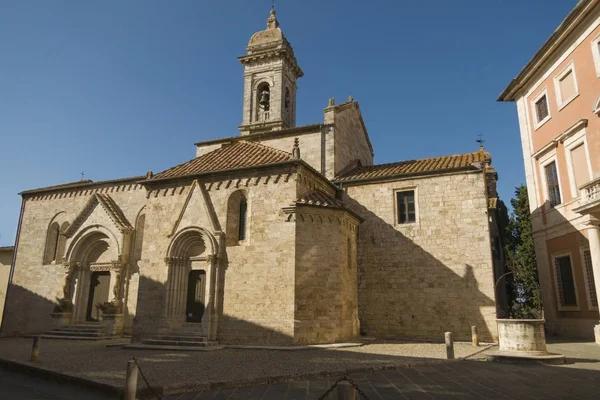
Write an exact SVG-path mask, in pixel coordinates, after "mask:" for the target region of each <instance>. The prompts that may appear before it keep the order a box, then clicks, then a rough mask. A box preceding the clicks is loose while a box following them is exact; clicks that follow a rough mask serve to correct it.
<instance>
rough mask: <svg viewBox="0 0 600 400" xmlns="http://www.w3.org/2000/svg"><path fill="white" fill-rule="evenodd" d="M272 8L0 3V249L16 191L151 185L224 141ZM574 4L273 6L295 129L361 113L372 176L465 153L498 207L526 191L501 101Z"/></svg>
mask: <svg viewBox="0 0 600 400" xmlns="http://www.w3.org/2000/svg"><path fill="white" fill-rule="evenodd" d="M270 3H271V1H270V0H218V1H206V0H202V1H201V0H185V1H184V0H177V1H166V0H164V1H155V0H152V1H150V0H136V1H134V0H128V1H117V0H106V1H100V2H98V1H59V0H53V1H46V0H37V1H32V0H11V1H9V0H0V162H1V163H2V164H1V165H2V167H1V169H0V171H1V172H0V245H10V244H12V243H13V241H14V237H15V233H16V227H17V222H18V216H19V210H20V197H19V196H18V195H17V193H18V192H20V191H22V190H25V189H31V188H36V187H41V186H47V185H53V184H59V183H64V182H69V181H74V180H78V179H80V174H79V173H80V172H81V171H84V172H85V178H86V179H92V180H103V179H113V178H119V177H126V176H134V175H140V174H144V173H145V172H146V171H148V170H153V171H155V172H158V171H161V170H163V169H166V168H168V167H170V166H173V165H176V164H178V163H181V162H183V161H187V160H188V159H190V158H192V157H193V156H194V145H193V143H195V142H197V141H203V140H209V139H216V138H219V137H226V136H235V135H237V134H238V131H237V126H238V125H239V124H240V122H241V117H242V108H241V106H242V82H243V76H242V66H241V65H240V64H239V62H238V60H237V58H236V57H237V56H240V55H243V54H244V52H245V46H246V44H247V42H248V40H249V38H250V36H251V35H252V34H253V33H254V32H256V31H258V30H262V29H264V27H265V20H266V18H267V17H268V13H269V8H270ZM575 3H576V0H568V1H565V0H494V1H491V0H484V1H482V0H455V1H447V0H431V1H406V0H402V1H400V0H371V1H366V0H362V1H359V0H302V1H298V0H296V1H291V0H278V1H277V12H278V18H279V21H280V23H281V28H282V29H283V32H284V34H285V35H286V37H287V38H288V40H289V41H290V42H291V44H292V46H293V47H294V50H295V53H296V56H297V58H298V61H299V64H300V66H301V67H302V69H303V70H304V73H305V76H304V77H303V78H302V79H301V80H300V81H299V93H298V116H297V123H298V125H304V124H310V123H317V122H322V121H323V108H324V107H325V106H326V105H327V100H328V98H329V97H335V98H336V101H338V102H342V101H345V100H346V99H347V98H348V95H352V96H354V98H355V99H356V100H358V101H359V103H360V106H361V109H362V112H363V116H364V119H365V123H366V125H367V129H368V131H369V135H370V137H371V141H372V143H373V147H374V149H375V160H376V162H377V163H385V162H393V161H400V160H406V159H414V158H422V157H429V156H436V155H444V154H455V153H462V152H470V151H475V150H476V149H477V144H476V143H475V140H476V139H477V134H479V133H482V134H483V135H484V138H485V141H486V148H487V150H488V151H490V152H491V153H492V156H493V165H494V166H495V167H496V168H497V170H498V172H499V174H500V181H499V189H500V194H501V197H502V198H503V199H504V200H508V199H509V198H510V197H512V194H513V191H514V187H515V186H517V185H519V184H521V183H524V181H525V178H524V172H523V161H522V155H521V154H522V153H521V146H520V140H519V129H518V122H517V112H516V107H515V105H514V103H497V102H496V98H497V97H498V95H499V93H500V92H501V91H502V89H503V88H504V87H505V86H506V84H508V82H509V81H510V80H511V79H512V78H513V77H514V76H515V75H516V74H517V73H518V72H519V71H520V69H521V68H522V67H523V66H524V65H525V63H526V62H527V61H528V60H529V59H530V58H531V57H532V56H533V54H534V52H535V51H536V50H537V49H538V48H539V47H540V45H541V44H542V43H543V42H544V41H545V40H546V39H547V37H548V36H549V35H550V34H551V33H552V31H553V30H554V29H555V28H556V27H557V26H558V24H559V23H560V22H561V21H562V19H563V18H564V17H565V16H566V15H567V13H568V12H569V11H570V9H571V8H572V7H574V5H575Z"/></svg>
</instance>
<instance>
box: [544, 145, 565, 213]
mask: <svg viewBox="0 0 600 400" xmlns="http://www.w3.org/2000/svg"><path fill="white" fill-rule="evenodd" d="M553 162H554V163H555V164H556V176H557V182H558V193H559V195H560V203H559V204H556V205H553V206H551V207H550V209H554V208H556V207H558V206H560V205H562V204H564V203H565V202H564V198H565V197H564V195H563V190H562V185H561V183H560V176H561V175H560V168H559V165H558V157H557V156H556V152H555V151H554V152H552V153H550V154H549V155H548V156H547V157H544V158H543V159H542V158H540V160H539V164H540V178H541V179H542V185H543V188H544V197H543V198H542V203H544V202H546V201H547V202H548V203H550V193H549V192H548V180H547V179H546V166H548V165H550V164H551V163H553Z"/></svg>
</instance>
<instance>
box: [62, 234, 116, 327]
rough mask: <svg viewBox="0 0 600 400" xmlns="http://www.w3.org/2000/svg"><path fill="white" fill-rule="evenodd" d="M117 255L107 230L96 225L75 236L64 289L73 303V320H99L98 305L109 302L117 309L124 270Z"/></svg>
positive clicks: (65, 295)
mask: <svg viewBox="0 0 600 400" xmlns="http://www.w3.org/2000/svg"><path fill="white" fill-rule="evenodd" d="M120 258H121V257H119V251H118V245H117V243H116V241H115V240H114V238H113V235H112V234H111V233H110V231H107V230H104V229H103V228H95V229H90V230H89V231H88V232H86V233H84V234H82V235H81V236H80V237H77V238H75V240H74V242H73V243H72V245H71V247H70V249H69V252H68V258H67V260H66V263H65V267H66V268H65V272H66V276H65V287H64V290H63V291H64V297H65V299H67V300H68V301H69V302H70V303H71V304H72V308H73V316H72V323H81V322H83V321H97V320H99V319H100V317H101V315H102V312H101V310H100V308H99V307H98V306H99V305H100V304H106V303H108V302H111V303H112V304H113V305H114V306H115V311H116V312H117V313H118V312H120V308H119V307H120V304H121V301H122V298H123V287H122V286H123V282H122V279H121V276H122V275H123V273H126V271H127V269H126V264H124V263H123V262H122V261H121V260H120Z"/></svg>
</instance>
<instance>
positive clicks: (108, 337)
mask: <svg viewBox="0 0 600 400" xmlns="http://www.w3.org/2000/svg"><path fill="white" fill-rule="evenodd" d="M39 336H40V337H41V338H42V339H54V340H108V339H113V337H112V336H64V335H52V334H50V333H45V334H43V335H39Z"/></svg>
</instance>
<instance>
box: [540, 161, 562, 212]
mask: <svg viewBox="0 0 600 400" xmlns="http://www.w3.org/2000/svg"><path fill="white" fill-rule="evenodd" d="M544 171H545V173H546V187H547V189H548V200H549V201H550V205H551V206H552V207H554V206H556V205H558V204H560V203H561V199H560V188H559V186H558V173H557V172H556V162H554V161H553V162H551V163H550V164H548V165H546V166H545V167H544Z"/></svg>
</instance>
